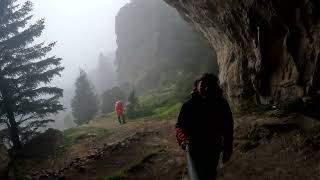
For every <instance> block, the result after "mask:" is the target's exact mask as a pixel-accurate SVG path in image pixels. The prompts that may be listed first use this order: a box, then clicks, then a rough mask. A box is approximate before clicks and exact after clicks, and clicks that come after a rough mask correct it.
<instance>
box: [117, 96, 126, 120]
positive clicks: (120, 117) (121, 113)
mask: <svg viewBox="0 0 320 180" xmlns="http://www.w3.org/2000/svg"><path fill="white" fill-rule="evenodd" d="M114 110H115V111H116V114H117V116H118V121H119V124H120V125H121V124H125V123H126V122H125V118H124V110H123V104H122V102H121V101H120V100H116V102H115V104H114Z"/></svg>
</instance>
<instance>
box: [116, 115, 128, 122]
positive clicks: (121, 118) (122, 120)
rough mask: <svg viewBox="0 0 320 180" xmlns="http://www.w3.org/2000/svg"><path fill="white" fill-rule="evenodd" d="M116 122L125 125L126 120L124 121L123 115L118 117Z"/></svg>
mask: <svg viewBox="0 0 320 180" xmlns="http://www.w3.org/2000/svg"><path fill="white" fill-rule="evenodd" d="M118 121H119V124H124V123H126V119H125V117H124V115H121V116H118Z"/></svg>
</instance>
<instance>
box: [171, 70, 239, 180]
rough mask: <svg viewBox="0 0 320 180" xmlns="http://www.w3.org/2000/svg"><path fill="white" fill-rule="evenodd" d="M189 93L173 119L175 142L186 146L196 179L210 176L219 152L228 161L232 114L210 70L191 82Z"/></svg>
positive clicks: (203, 179) (204, 179) (230, 145)
mask: <svg viewBox="0 0 320 180" xmlns="http://www.w3.org/2000/svg"><path fill="white" fill-rule="evenodd" d="M195 86H197V88H195V89H194V90H193V91H192V97H191V99H189V100H188V101H187V102H185V103H184V104H183V106H182V108H181V111H180V114H179V117H178V121H177V123H176V137H177V141H178V143H179V145H180V146H181V147H182V148H183V149H185V148H186V146H188V149H189V152H190V155H191V157H192V159H193V162H194V166H195V169H196V171H197V175H198V178H199V179H200V180H214V179H215V178H216V175H217V172H216V169H217V166H218V162H219V158H220V154H221V153H223V157H222V161H223V163H226V162H227V161H229V159H230V157H231V155H232V151H233V118H232V112H231V110H230V107H229V104H228V102H227V101H226V100H225V99H224V98H223V92H222V90H221V88H220V87H219V84H218V78H217V77H216V76H215V75H213V74H204V75H203V76H202V77H201V78H200V79H199V80H198V81H196V82H195Z"/></svg>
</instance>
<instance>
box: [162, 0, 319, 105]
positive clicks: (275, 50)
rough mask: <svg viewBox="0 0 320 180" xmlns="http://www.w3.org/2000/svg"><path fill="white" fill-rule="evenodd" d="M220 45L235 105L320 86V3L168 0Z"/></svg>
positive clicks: (296, 95) (307, 0)
mask: <svg viewBox="0 0 320 180" xmlns="http://www.w3.org/2000/svg"><path fill="white" fill-rule="evenodd" d="M165 1H166V2H167V3H169V4H170V5H172V6H173V7H175V8H176V9H177V10H178V11H179V12H180V14H181V15H182V16H183V17H184V18H185V19H186V20H187V21H189V22H191V23H192V24H193V25H194V27H195V28H196V29H197V30H198V31H200V32H201V33H202V34H203V35H204V36H205V37H206V39H207V40H208V41H209V42H210V44H211V46H212V47H213V48H214V49H215V51H216V53H217V57H218V64H219V69H220V75H219V78H220V81H221V84H222V86H223V87H224V89H225V90H226V92H227V95H228V98H229V99H230V100H231V102H233V104H234V105H235V107H246V106H248V105H256V104H268V103H281V102H284V101H288V100H292V99H296V98H299V97H302V96H305V95H308V94H312V93H315V92H317V91H318V90H319V87H320V86H319V84H320V61H319V58H320V56H319V52H320V48H319V46H320V21H319V20H320V1H318V0H281V1H279V0H243V1H240V0H165Z"/></svg>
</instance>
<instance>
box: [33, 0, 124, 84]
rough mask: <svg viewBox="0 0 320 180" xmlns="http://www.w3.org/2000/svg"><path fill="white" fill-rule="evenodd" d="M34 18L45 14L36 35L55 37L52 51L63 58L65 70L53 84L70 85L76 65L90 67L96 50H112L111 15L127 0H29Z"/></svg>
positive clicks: (52, 38) (114, 40)
mask: <svg viewBox="0 0 320 180" xmlns="http://www.w3.org/2000/svg"><path fill="white" fill-rule="evenodd" d="M31 1H32V2H33V4H34V11H33V13H34V15H35V19H39V18H45V20H46V21H45V22H46V23H45V25H46V29H45V31H44V33H43V35H42V37H41V38H40V40H44V41H46V42H51V41H58V44H57V46H56V47H55V49H54V51H53V52H52V54H54V55H57V56H58V57H61V58H63V62H62V63H63V66H65V68H66V69H65V71H64V72H63V77H62V78H59V79H58V80H55V84H57V85H59V86H62V87H64V88H65V87H70V86H73V84H74V79H75V78H76V77H77V76H78V74H79V68H83V69H85V70H86V71H90V70H91V69H93V68H94V67H96V64H97V58H98V55H99V53H100V52H103V53H105V54H108V53H112V52H114V51H115V50H116V35H115V32H114V30H115V16H116V14H117V12H118V11H119V9H120V8H121V7H122V6H124V5H125V4H126V3H128V2H129V0H31Z"/></svg>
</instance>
